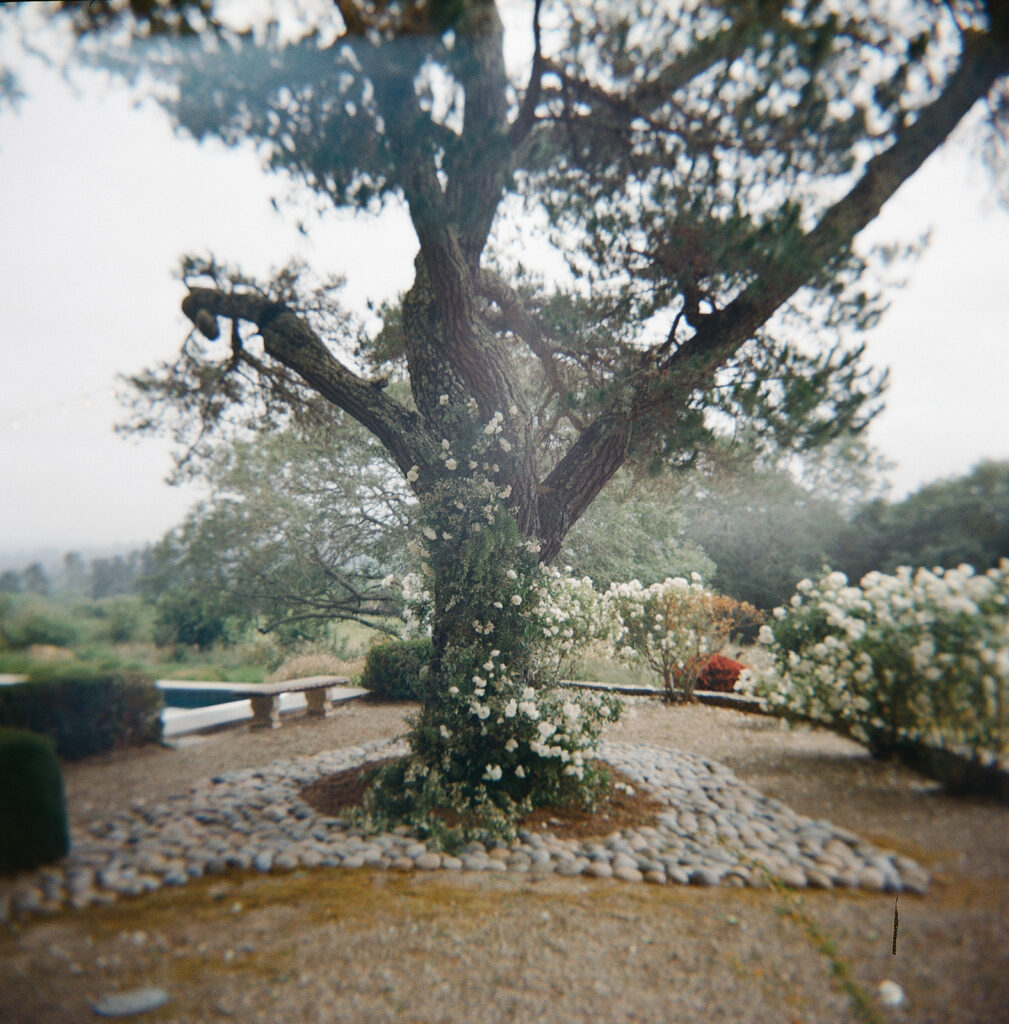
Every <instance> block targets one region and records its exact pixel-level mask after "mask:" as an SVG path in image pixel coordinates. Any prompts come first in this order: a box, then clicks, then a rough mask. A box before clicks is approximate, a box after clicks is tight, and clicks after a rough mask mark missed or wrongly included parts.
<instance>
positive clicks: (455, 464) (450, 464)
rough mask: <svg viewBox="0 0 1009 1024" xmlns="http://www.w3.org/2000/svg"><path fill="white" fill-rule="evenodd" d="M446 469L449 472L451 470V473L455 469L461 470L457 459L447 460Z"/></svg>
mask: <svg viewBox="0 0 1009 1024" xmlns="http://www.w3.org/2000/svg"><path fill="white" fill-rule="evenodd" d="M445 468H446V469H447V470H449V471H451V470H453V469H458V468H459V463H458V462H456V461H455V459H446V460H445Z"/></svg>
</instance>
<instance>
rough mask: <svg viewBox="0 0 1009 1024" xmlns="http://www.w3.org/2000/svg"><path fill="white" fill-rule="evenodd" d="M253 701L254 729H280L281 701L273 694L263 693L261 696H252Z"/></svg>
mask: <svg viewBox="0 0 1009 1024" xmlns="http://www.w3.org/2000/svg"><path fill="white" fill-rule="evenodd" d="M250 700H251V701H252V728H253V729H279V728H280V703H279V701H278V700H277V698H276V696H274V695H273V694H263V696H261V697H251V698H250Z"/></svg>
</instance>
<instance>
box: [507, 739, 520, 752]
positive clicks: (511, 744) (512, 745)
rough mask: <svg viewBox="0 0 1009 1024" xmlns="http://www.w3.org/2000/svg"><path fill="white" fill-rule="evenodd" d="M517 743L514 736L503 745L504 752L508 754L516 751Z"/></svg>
mask: <svg viewBox="0 0 1009 1024" xmlns="http://www.w3.org/2000/svg"><path fill="white" fill-rule="evenodd" d="M518 748H519V742H518V740H517V739H515V737H514V736H512V738H511V739H510V740H508V742H507V743H506V744H505V750H506V751H507V752H508V753H509V754H510V753H511V752H512V751H513V750H518Z"/></svg>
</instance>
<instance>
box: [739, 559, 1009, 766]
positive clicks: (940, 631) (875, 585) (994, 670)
mask: <svg viewBox="0 0 1009 1024" xmlns="http://www.w3.org/2000/svg"><path fill="white" fill-rule="evenodd" d="M774 619H775V621H774V623H773V625H765V626H763V627H761V631H760V637H759V639H760V641H761V642H762V643H764V644H766V645H767V647H768V649H769V651H770V652H771V654H772V656H773V658H774V666H773V668H772V669H770V670H768V671H766V672H764V673H761V674H755V673H751V672H744V673H743V674H742V676H741V677H740V679H739V682H738V683H737V689H738V690H740V691H741V692H743V693H750V694H754V695H756V696H759V697H760V698H761V699H762V701H763V702H764V704H765V706H767V707H770V708H772V709H777V710H779V711H781V712H782V713H784V714H786V715H791V716H803V717H806V718H811V719H814V720H816V721H820V722H823V723H825V724H827V725H831V726H834V727H839V728H841V729H843V730H844V731H845V732H848V733H849V734H851V735H852V736H854V737H855V738H856V739H858V740H860V741H861V742H863V743H865V744H866V745H867V746H868V747H869V748H870V750H872V751H873V752H874V753H877V754H882V753H886V752H887V751H889V750H892V749H893V748H894V746H895V745H896V744H897V743H898V742H899V741H900V740H902V739H910V740H922V741H925V742H928V743H931V744H936V745H939V746H946V745H952V744H966V745H967V746H969V747H970V748H971V749H972V750H973V751H974V752H979V751H990V752H994V753H995V754H996V755H997V756H999V757H1002V756H1004V754H1005V750H1006V744H1007V739H1009V728H1007V725H1009V722H1007V714H1009V560H1005V559H1003V561H1002V562H1001V563H1000V565H999V567H998V568H997V569H991V570H989V571H988V572H987V573H985V574H983V575H978V574H976V573H975V572H974V570H973V569H972V568H971V567H970V566H968V565H961V566H959V567H958V568H957V569H949V570H945V571H944V570H942V569H935V570H933V571H931V572H930V571H928V570H927V569H918V570H917V571H916V572H912V570H911V569H909V568H906V567H902V568H900V569H898V570H897V572H896V574H895V575H893V576H888V575H884V574H882V573H878V572H872V573H869V574H868V575H867V576H865V577H864V578H863V579H862V580H861V582H860V583H859V585H858V586H857V587H853V586H849V585H848V581H847V579H846V578H845V576H844V575H843V574H842V573H839V572H832V573H827V574H825V575H824V576H823V577H822V578H821V579H819V580H818V581H817V582H816V583H813V582H811V581H810V580H802V581H801V582H800V583H799V585H798V588H797V590H796V593H795V594H794V595H793V597H792V598H791V603H790V606H789V607H788V608H776V609H775V610H774Z"/></svg>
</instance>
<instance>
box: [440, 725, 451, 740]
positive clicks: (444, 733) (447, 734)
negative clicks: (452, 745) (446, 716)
mask: <svg viewBox="0 0 1009 1024" xmlns="http://www.w3.org/2000/svg"><path fill="white" fill-rule="evenodd" d="M438 732H439V733H440V734H441V738H442V739H443V740H450V739H452V730H451V729H450V728H449V727H448V726H447V725H440V726H439V727H438Z"/></svg>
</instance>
